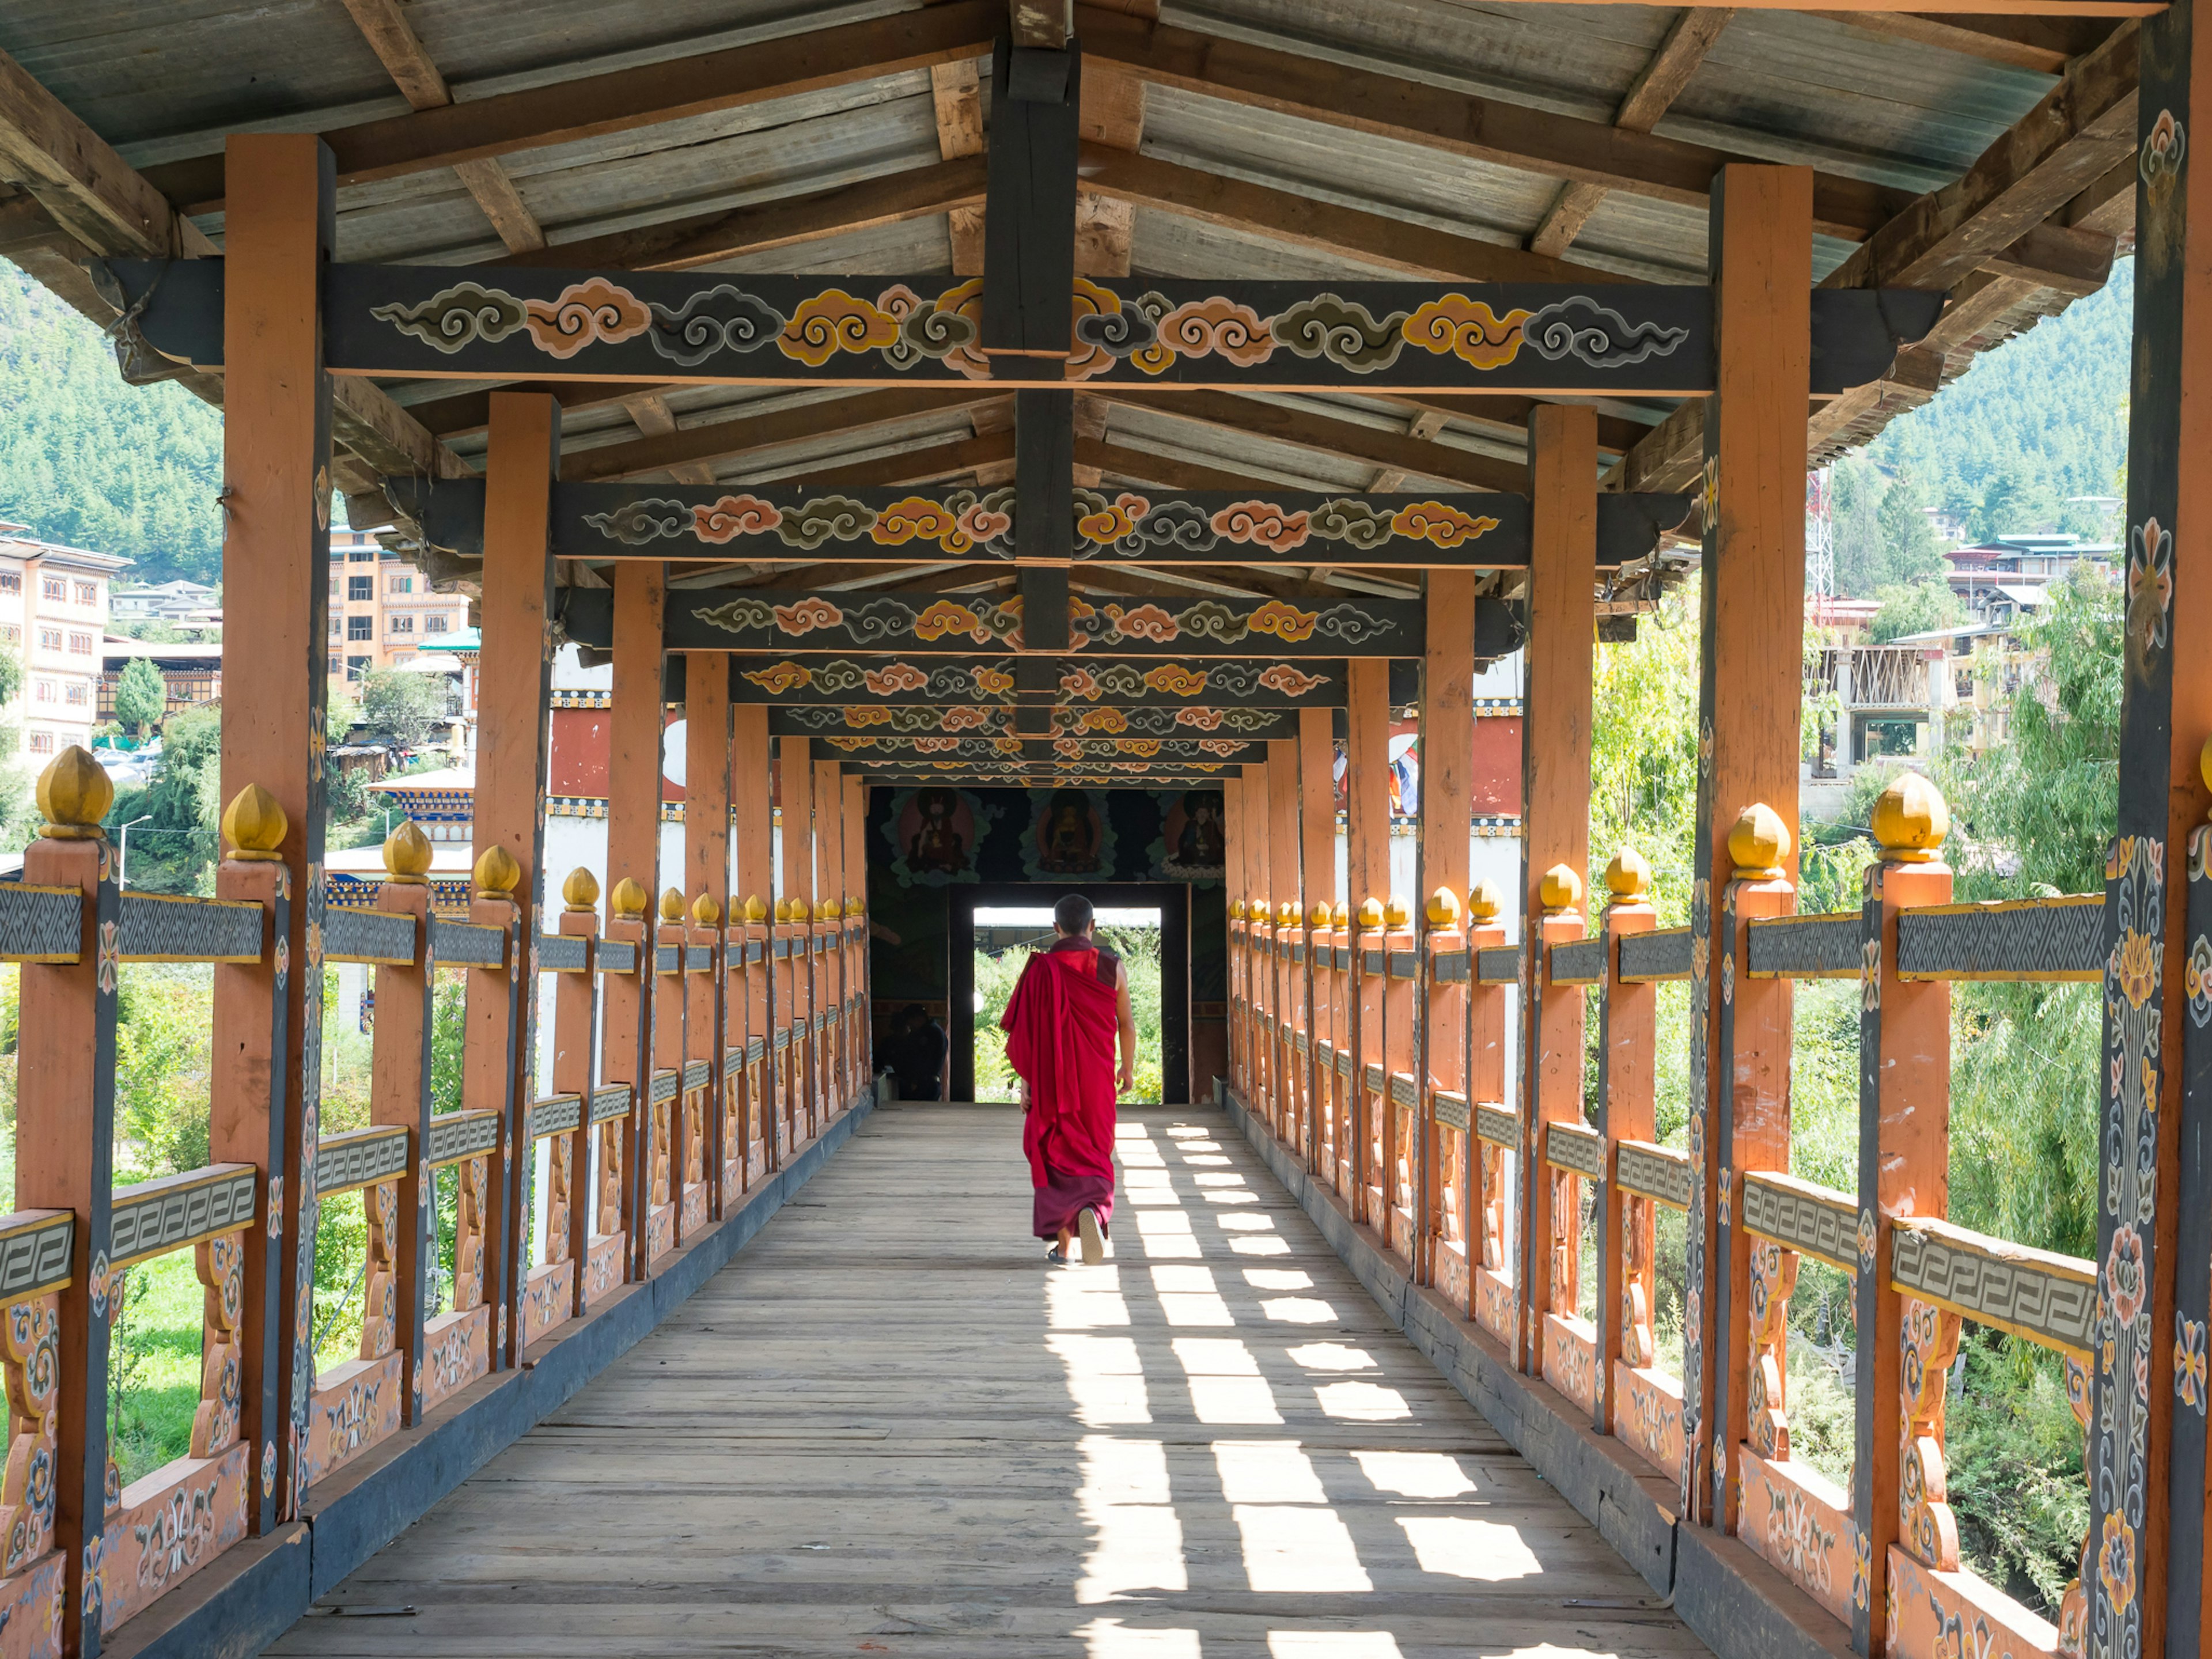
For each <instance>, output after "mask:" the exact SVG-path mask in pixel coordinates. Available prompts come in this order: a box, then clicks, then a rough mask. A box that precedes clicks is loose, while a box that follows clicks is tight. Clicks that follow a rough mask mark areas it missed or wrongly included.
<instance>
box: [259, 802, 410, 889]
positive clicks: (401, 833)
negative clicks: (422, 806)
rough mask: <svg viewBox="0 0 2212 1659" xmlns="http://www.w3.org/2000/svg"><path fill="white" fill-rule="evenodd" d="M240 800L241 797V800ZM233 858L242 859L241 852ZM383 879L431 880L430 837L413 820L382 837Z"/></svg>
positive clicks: (403, 821)
mask: <svg viewBox="0 0 2212 1659" xmlns="http://www.w3.org/2000/svg"><path fill="white" fill-rule="evenodd" d="M241 799H242V798H241ZM234 856H235V857H238V858H244V857H246V854H244V853H240V854H234ZM384 871H385V875H384V878H385V879H386V881H389V882H396V883H398V884H399V885H400V886H402V887H423V886H427V885H428V884H429V880H430V838H429V836H426V835H424V834H423V833H422V826H421V825H419V824H417V823H416V822H415V820H414V819H412V818H402V819H400V820H399V827H398V829H394V830H393V831H392V833H391V834H390V835H388V836H386V837H385V838H384Z"/></svg>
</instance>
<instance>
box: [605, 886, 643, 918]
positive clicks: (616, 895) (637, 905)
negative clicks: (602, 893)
mask: <svg viewBox="0 0 2212 1659" xmlns="http://www.w3.org/2000/svg"><path fill="white" fill-rule="evenodd" d="M607 902H608V903H610V904H611V905H612V906H613V907H614V913H615V914H616V915H618V916H621V917H623V918H624V919H625V920H627V921H635V920H636V919H637V918H638V917H640V916H641V915H644V914H645V906H646V896H645V889H644V887H642V886H641V884H639V883H638V881H637V878H635V877H634V876H624V877H623V878H622V879H621V880H620V881H618V882H617V883H616V884H615V890H614V891H613V892H611V893H610V894H609V895H608V896H607Z"/></svg>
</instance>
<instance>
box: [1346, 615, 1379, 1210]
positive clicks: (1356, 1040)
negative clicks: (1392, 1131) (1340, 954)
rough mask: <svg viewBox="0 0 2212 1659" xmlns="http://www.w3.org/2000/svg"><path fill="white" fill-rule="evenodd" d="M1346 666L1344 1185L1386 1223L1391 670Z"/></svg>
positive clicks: (1355, 1206)
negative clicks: (1380, 1078) (1377, 1079)
mask: <svg viewBox="0 0 2212 1659" xmlns="http://www.w3.org/2000/svg"><path fill="white" fill-rule="evenodd" d="M1344 666H1345V699H1346V710H1345V720H1346V725H1345V750H1344V753H1345V790H1346V804H1345V837H1346V840H1345V882H1346V887H1347V889H1348V892H1347V894H1346V897H1347V898H1348V899H1349V901H1350V903H1351V906H1352V911H1353V916H1352V920H1353V921H1354V922H1355V923H1356V925H1357V931H1356V932H1355V933H1353V935H1352V979H1351V1004H1352V1007H1351V1013H1352V1021H1351V1033H1352V1036H1351V1046H1352V1082H1351V1095H1352V1113H1351V1115H1352V1136H1351V1142H1350V1145H1349V1146H1347V1147H1346V1153H1347V1155H1348V1158H1347V1161H1348V1163H1349V1165H1350V1170H1349V1174H1348V1176H1347V1177H1346V1178H1344V1179H1342V1180H1340V1189H1341V1190H1342V1191H1343V1192H1344V1194H1345V1197H1346V1201H1347V1202H1348V1203H1349V1204H1350V1205H1351V1206H1352V1219H1353V1220H1355V1221H1366V1222H1370V1223H1374V1224H1376V1225H1381V1221H1382V1218H1381V1217H1380V1216H1378V1215H1376V1214H1373V1213H1371V1212H1370V1207H1369V1205H1368V1200H1367V1194H1368V1190H1369V1186H1370V1182H1373V1181H1375V1180H1377V1179H1379V1176H1378V1174H1377V1172H1376V1170H1374V1168H1373V1164H1374V1162H1375V1159H1374V1153H1373V1147H1374V1145H1375V1141H1376V1129H1377V1126H1376V1121H1375V1104H1374V1101H1373V1098H1372V1095H1371V1091H1370V1090H1369V1089H1368V1086H1367V1068H1368V1067H1369V1066H1381V1065H1382V1063H1383V1000H1382V992H1383V983H1382V979H1381V976H1380V973H1379V970H1378V971H1377V972H1376V973H1375V974H1370V973H1369V971H1368V969H1367V956H1366V952H1367V951H1368V950H1369V948H1370V946H1371V947H1373V948H1375V949H1378V950H1379V949H1380V948H1381V941H1380V940H1379V939H1376V938H1374V937H1372V936H1371V935H1370V929H1372V928H1379V927H1381V926H1382V922H1383V901H1384V900H1386V899H1388V898H1389V896H1390V665H1389V662H1388V661H1387V660H1385V659H1383V658H1380V657H1353V658H1352V659H1349V660H1347V661H1346V664H1345V665H1344ZM1370 909H1371V915H1372V920H1370ZM1346 1182H1348V1184H1346Z"/></svg>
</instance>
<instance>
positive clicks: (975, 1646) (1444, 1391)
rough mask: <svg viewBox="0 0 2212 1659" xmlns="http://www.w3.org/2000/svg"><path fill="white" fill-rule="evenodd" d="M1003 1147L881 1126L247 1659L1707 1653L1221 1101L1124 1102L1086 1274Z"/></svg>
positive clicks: (999, 1135) (964, 1128)
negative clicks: (1324, 1225) (1298, 1196)
mask: <svg viewBox="0 0 2212 1659" xmlns="http://www.w3.org/2000/svg"><path fill="white" fill-rule="evenodd" d="M1019 1135H1020V1119H1019V1117H1018V1115H1017V1114H1016V1113H1015V1112H1014V1111H1013V1110H1012V1109H1010V1108H1005V1107H988V1106H986V1107H969V1106H956V1107H944V1106H923V1105H908V1106H898V1107H889V1108H885V1109H881V1110H879V1111H878V1112H877V1114H876V1115H874V1117H873V1118H872V1119H871V1120H870V1121H868V1122H867V1123H866V1124H864V1125H862V1126H861V1128H860V1133H859V1134H857V1135H856V1136H855V1137H854V1139H853V1140H852V1141H851V1142H850V1143H848V1146H846V1147H845V1149H844V1150H843V1151H842V1152H839V1153H838V1155H837V1156H836V1158H835V1159H834V1160H833V1161H832V1162H831V1163H830V1164H829V1165H828V1166H827V1168H825V1169H824V1170H823V1172H822V1173H821V1174H820V1175H819V1176H817V1178H816V1179H815V1180H814V1182H812V1183H811V1184H810V1185H809V1186H808V1187H807V1188H805V1190H804V1191H803V1192H801V1193H800V1194H799V1197H798V1199H797V1200H795V1201H794V1202H793V1204H792V1205H791V1206H790V1207H789V1208H787V1210H785V1211H784V1212H782V1213H781V1214H780V1215H778V1216H777V1217H776V1218H775V1220H774V1221H773V1222H772V1223H771V1224H770V1225H769V1226H768V1227H767V1228H766V1229H765V1230H764V1231H763V1233H762V1234H761V1236H760V1237H758V1238H757V1239H756V1240H755V1241H754V1242H753V1243H751V1244H750V1246H748V1247H747V1249H745V1250H744V1252H743V1253H742V1254H741V1255H738V1258H737V1259H736V1261H733V1262H732V1264H731V1265H730V1266H729V1267H727V1268H726V1269H725V1270H724V1271H723V1272H722V1273H720V1275H719V1276H718V1277H717V1278H715V1279H714V1280H713V1281H712V1282H711V1283H710V1284H709V1285H708V1286H707V1287H706V1288H705V1289H704V1290H703V1291H702V1292H701V1293H700V1294H699V1295H698V1296H697V1297H695V1298H694V1299H693V1300H692V1301H691V1302H690V1303H689V1304H686V1305H685V1306H684V1308H683V1309H682V1310H679V1311H678V1313H677V1314H676V1315H675V1316H673V1317H672V1318H671V1320H670V1321H669V1322H668V1323H667V1324H666V1325H665V1326H664V1327H663V1328H661V1329H660V1330H659V1331H657V1332H655V1333H654V1334H653V1335H652V1336H651V1337H649V1338H647V1340H645V1341H644V1342H642V1343H641V1344H640V1345H639V1346H637V1347H636V1348H635V1349H634V1350H632V1351H631V1352H629V1354H628V1355H626V1356H625V1357H624V1358H623V1359H622V1360H620V1361H619V1362H617V1364H615V1365H614V1366H613V1367H612V1368H611V1370H609V1371H608V1372H607V1374H606V1375H605V1376H603V1377H601V1378H600V1379H599V1382H598V1383H595V1384H594V1385H593V1386H592V1387H591V1388H589V1389H586V1390H585V1391H584V1392H583V1393H581V1394H580V1395H578V1396H577V1397H576V1398H575V1399H574V1401H571V1402H570V1403H569V1405H568V1407H566V1408H565V1409H564V1410H562V1412H561V1413H559V1414H558V1415H557V1416H556V1417H555V1418H553V1419H550V1420H549V1421H548V1422H546V1423H545V1424H544V1425H541V1426H540V1427H539V1428H538V1429H537V1430H536V1431H533V1432H532V1433H531V1434H530V1435H529V1436H527V1437H526V1438H524V1439H523V1440H522V1441H520V1443H517V1444H516V1445H514V1446H513V1447H512V1448H511V1449H508V1450H507V1452H506V1453H504V1454H503V1455H501V1456H500V1457H498V1458H497V1459H495V1461H494V1462H491V1463H490V1464H489V1465H488V1466H487V1467H486V1468H484V1469H483V1472H482V1473H480V1474H477V1476H476V1478H475V1479H473V1480H470V1481H469V1482H468V1483H467V1484H466V1485H465V1486H463V1487H462V1488H461V1489H460V1490H459V1491H458V1492H455V1493H453V1496H452V1497H450V1498H447V1501H446V1502H445V1503H443V1504H440V1505H439V1506H438V1507H437V1508H436V1509H435V1510H433V1511H432V1512H431V1513H430V1514H429V1515H428V1516H426V1517H424V1519H423V1520H422V1522H419V1523H418V1524H417V1525H416V1526H415V1527H414V1528H411V1529H410V1531H408V1532H407V1533H406V1534H404V1535H403V1536H402V1537H400V1538H399V1539H398V1540H397V1541H395V1542H394V1543H393V1544H392V1546H391V1547H388V1548H387V1549H386V1550H385V1551H384V1552H383V1553H381V1554H380V1555H379V1556H377V1557H376V1558H375V1559H374V1560H373V1561H371V1562H370V1563H368V1565H366V1566H364V1567H363V1568H362V1570H361V1571H359V1572H357V1573H356V1574H355V1575H354V1576H353V1577H351V1578H349V1579H348V1580H347V1581H346V1582H345V1583H343V1585H341V1586H340V1587H339V1588H338V1589H337V1591H336V1592H334V1593H333V1594H332V1595H331V1596H330V1597H329V1598H327V1600H326V1601H325V1604H324V1607H322V1608H319V1609H318V1611H317V1613H316V1614H315V1615H313V1616H311V1617H309V1618H308V1619H307V1620H303V1621H301V1623H300V1624H299V1625H298V1626H295V1627H294V1628H293V1629H292V1630H291V1631H290V1632H288V1633H287V1634H286V1636H285V1637H284V1638H283V1640H281V1641H280V1642H278V1643H277V1644H276V1646H274V1647H273V1648H271V1649H270V1650H269V1651H270V1652H271V1653H272V1654H282V1655H317V1656H339V1655H344V1656H362V1659H369V1656H392V1655H410V1656H441V1655H452V1656H456V1659H460V1656H466V1659H503V1656H516V1659H523V1656H527V1659H557V1656H571V1655H574V1656H591V1659H610V1656H623V1655H654V1656H659V1655H669V1656H678V1655H695V1654H710V1653H711V1654H809V1655H811V1654H825V1655H826V1654H841V1655H845V1654H856V1653H859V1654H894V1655H896V1654H906V1655H927V1656H945V1659H951V1656H1012V1655H1069V1656H1123V1655H1127V1656H1142V1659H1199V1656H1204V1659H1220V1656H1225V1655H1267V1656H1277V1659H1279V1656H1296V1659H1420V1656H1442V1655H1446V1654H1449V1655H1455V1656H1458V1655H1477V1654H1480V1655H1499V1656H1504V1655H1531V1656H1533V1655H1539V1654H1541V1655H1570V1654H1574V1655H1583V1654H1587V1655H1600V1654H1605V1655H1615V1656H1624V1659H1625V1656H1632V1655H1633V1656H1642V1655H1676V1654H1692V1653H1699V1652H1703V1651H1704V1650H1703V1649H1702V1648H1701V1647H1700V1646H1699V1644H1698V1643H1697V1641H1696V1640H1695V1639H1694V1638H1692V1636H1691V1635H1690V1634H1689V1632H1687V1631H1686V1630H1685V1629H1684V1628H1683V1627H1682V1626H1680V1624H1679V1623H1678V1622H1677V1621H1676V1620H1675V1619H1674V1615H1673V1613H1670V1612H1667V1611H1664V1610H1662V1609H1660V1608H1659V1607H1658V1606H1657V1600H1656V1597H1654V1596H1652V1595H1651V1594H1650V1590H1649V1589H1648V1587H1647V1586H1646V1585H1645V1584H1644V1583H1643V1581H1642V1580H1641V1579H1639V1578H1638V1577H1637V1576H1636V1575H1635V1574H1634V1573H1632V1572H1631V1571H1629V1569H1628V1568H1627V1566H1626V1565H1624V1564H1623V1563H1622V1562H1621V1560H1620V1558H1619V1557H1618V1556H1616V1555H1615V1554H1614V1553H1613V1550H1612V1549H1611V1548H1610V1547H1608V1546H1607V1544H1606V1543H1605V1542H1604V1541H1602V1540H1601V1539H1600V1538H1599V1537H1598V1536H1597V1534H1596V1532H1595V1529H1594V1528H1592V1527H1591V1526H1590V1525H1589V1523H1588V1522H1585V1521H1583V1519H1582V1517H1581V1516H1578V1515H1577V1514H1576V1513H1575V1512H1574V1510H1572V1509H1571V1508H1570V1507H1569V1506H1568V1505H1567V1504H1565V1502H1564V1501H1563V1500H1562V1499H1560V1498H1559V1497H1558V1496H1557V1495H1556V1494H1554V1493H1553V1492H1552V1491H1551V1489H1550V1488H1549V1487H1547V1486H1545V1485H1544V1483H1543V1482H1542V1481H1541V1480H1538V1479H1537V1477H1536V1475H1535V1474H1534V1472H1533V1471H1531V1470H1530V1469H1529V1468H1528V1466H1527V1465H1526V1464H1524V1463H1523V1462H1522V1461H1521V1460H1520V1458H1519V1457H1517V1456H1516V1455H1515V1454H1514V1453H1512V1452H1511V1451H1510V1449H1507V1447H1506V1446H1505V1444H1504V1442H1503V1441H1502V1440H1501V1439H1499V1437H1498V1436H1497V1435H1496V1434H1495V1433H1494V1432H1493V1431H1492V1430H1491V1429H1490V1427H1489V1426H1488V1425H1486V1423H1485V1422H1484V1421H1483V1420H1482V1419H1481V1418H1480V1416H1478V1415H1477V1414H1476V1413H1475V1412H1474V1410H1473V1409H1472V1408H1471V1407H1468V1405H1467V1403H1466V1402H1465V1401H1462V1400H1461V1399H1460V1397H1459V1396H1458V1395H1455V1393H1453V1391H1452V1390H1451V1389H1449V1387H1447V1386H1446V1385H1445V1384H1444V1383H1443V1381H1442V1380H1441V1379H1440V1378H1439V1377H1438V1376H1437V1374H1436V1372H1435V1370H1433V1369H1432V1368H1431V1366H1430V1365H1429V1364H1428V1363H1427V1362H1426V1361H1425V1360H1424V1359H1422V1358H1420V1357H1419V1355H1418V1354H1416V1353H1415V1352H1413V1350H1412V1349H1411V1348H1410V1347H1408V1346H1407V1345H1406V1344H1405V1342H1404V1341H1403V1340H1402V1339H1401V1337H1399V1336H1398V1334H1396V1332H1395V1330H1394V1329H1393V1328H1391V1327H1390V1326H1389V1323H1388V1322H1386V1321H1385V1320H1384V1319H1383V1316H1382V1315H1381V1313H1380V1312H1379V1311H1378V1310H1376V1307H1375V1306H1374V1304H1372V1303H1371V1302H1370V1300H1369V1299H1368V1297H1367V1296H1366V1294H1365V1293H1364V1291H1362V1290H1361V1289H1360V1288H1359V1286H1358V1283H1357V1282H1356V1281H1355V1280H1354V1279H1352V1276H1351V1274H1350V1273H1348V1272H1346V1270H1345V1268H1344V1267H1342V1266H1341V1265H1340V1263H1339V1262H1338V1261H1337V1260H1336V1258H1335V1256H1334V1255H1332V1254H1331V1253H1330V1251H1329V1250H1328V1247H1327V1246H1326V1245H1325V1244H1324V1243H1322V1239H1321V1237H1320V1236H1319V1235H1318V1234H1317V1233H1316V1231H1314V1230H1313V1227H1312V1225H1310V1223H1309V1222H1308V1221H1307V1220H1306V1218H1305V1217H1304V1215H1303V1214H1302V1213H1301V1212H1299V1211H1298V1210H1297V1209H1296V1208H1295V1207H1294V1206H1292V1205H1291V1202H1290V1201H1289V1200H1288V1198H1287V1197H1286V1195H1285V1194H1284V1193H1283V1191H1282V1189H1281V1188H1279V1187H1278V1186H1277V1185H1276V1184H1275V1183H1274V1182H1273V1179H1272V1178H1271V1177H1270V1176H1268V1175H1267V1172H1266V1171H1265V1170H1264V1169H1263V1168H1262V1167H1261V1164H1260V1163H1259V1161H1258V1160H1257V1158H1255V1157H1254V1156H1253V1154H1252V1152H1250V1150H1249V1148H1248V1147H1246V1146H1243V1144H1242V1143H1241V1142H1240V1141H1239V1140H1237V1139H1235V1138H1233V1136H1232V1135H1231V1133H1229V1131H1228V1126H1227V1125H1226V1124H1225V1122H1224V1121H1223V1120H1222V1119H1221V1117H1220V1116H1219V1115H1218V1113H1215V1112H1213V1111H1211V1110H1209V1109H1188V1108H1164V1109H1162V1108H1150V1109H1139V1110H1135V1111H1132V1112H1129V1113H1127V1114H1125V1115H1124V1117H1123V1120H1122V1125H1121V1153H1122V1158H1121V1162H1122V1182H1123V1184H1122V1191H1121V1208H1120V1210H1119V1212H1118V1214H1117V1216H1116V1218H1115V1227H1114V1233H1115V1247H1116V1248H1115V1256H1116V1260H1115V1261H1112V1262H1110V1263H1109V1264H1108V1265H1107V1266H1105V1267H1096V1268H1084V1267H1073V1268H1053V1267H1048V1266H1047V1265H1046V1264H1045V1262H1044V1261H1043V1260H1042V1246H1040V1245H1038V1244H1036V1243H1034V1242H1033V1241H1032V1240H1031V1239H1030V1237H1028V1233H1029V1225H1028V1223H1029V1210H1030V1192H1029V1175H1028V1169H1027V1166H1026V1165H1025V1164H1024V1163H1023V1161H1022V1158H1021V1152H1020V1147H1019ZM344 1607H355V1608H358V1609H360V1610H361V1611H360V1613H356V1614H353V1615H344V1614H340V1613H332V1612H331V1611H330V1609H332V1608H344ZM400 1607H412V1608H413V1609H414V1611H413V1612H412V1613H401V1612H398V1608H400Z"/></svg>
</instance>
